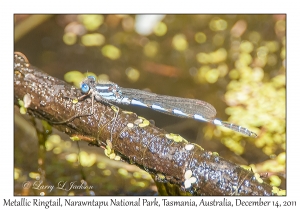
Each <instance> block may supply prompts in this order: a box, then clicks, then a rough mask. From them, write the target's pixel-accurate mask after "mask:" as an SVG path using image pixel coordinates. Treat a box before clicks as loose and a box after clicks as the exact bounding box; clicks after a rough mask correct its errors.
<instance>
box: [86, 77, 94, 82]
mask: <svg viewBox="0 0 300 210" xmlns="http://www.w3.org/2000/svg"><path fill="white" fill-rule="evenodd" d="M87 78H88V79H90V80H92V81H93V82H96V78H95V77H94V76H88V77H87Z"/></svg>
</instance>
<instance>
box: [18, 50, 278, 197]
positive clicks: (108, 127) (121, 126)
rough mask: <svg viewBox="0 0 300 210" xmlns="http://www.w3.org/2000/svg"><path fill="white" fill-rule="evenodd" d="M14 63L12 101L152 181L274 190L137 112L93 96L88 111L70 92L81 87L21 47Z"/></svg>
mask: <svg viewBox="0 0 300 210" xmlns="http://www.w3.org/2000/svg"><path fill="white" fill-rule="evenodd" d="M14 65H15V67H14V103H15V105H17V106H20V103H19V100H23V102H24V103H25V104H26V105H25V107H26V108H27V112H28V113H29V114H30V115H33V116H35V117H37V118H40V119H43V120H46V121H47V122H49V124H52V125H53V126H54V127H55V128H57V129H58V130H60V131H62V132H65V133H67V134H68V135H70V136H72V137H73V140H77V139H80V140H84V141H87V142H89V143H92V144H96V145H101V146H102V147H106V149H107V155H108V156H110V157H111V158H114V157H115V155H117V156H120V157H121V158H122V160H124V161H126V162H128V163H130V164H135V165H137V166H139V167H140V168H142V169H144V170H146V171H148V172H149V173H151V174H152V175H154V176H155V179H156V181H158V182H163V183H171V184H174V185H175V186H177V187H179V188H180V189H181V190H182V191H183V192H188V193H191V194H192V195H276V194H275V193H272V186H270V185H268V184H266V183H264V182H262V179H261V178H259V176H257V174H254V173H253V172H251V171H247V170H245V169H243V168H241V167H240V166H238V165H236V164H234V163H231V162H229V161H227V160H225V159H223V158H222V157H220V156H218V154H217V153H212V152H210V151H205V150H204V149H202V148H201V147H200V146H199V145H196V144H190V143H188V142H187V141H186V140H185V139H183V138H181V137H180V136H179V135H174V134H169V133H167V132H166V131H164V130H162V129H160V128H157V127H155V126H154V125H152V124H148V122H149V121H147V120H146V119H144V118H140V117H139V116H137V115H136V114H135V113H130V112H126V111H123V110H121V109H119V108H117V107H111V106H109V105H107V104H106V105H105V104H102V103H99V102H96V101H95V102H94V110H93V114H92V115H88V114H89V113H90V112H91V105H92V104H91V102H92V100H91V98H86V99H84V100H82V101H79V102H77V103H75V102H74V101H73V100H72V99H71V97H79V96H81V95H82V94H81V92H80V90H78V89H75V88H74V87H72V86H70V85H69V84H67V83H65V82H64V81H61V80H59V79H56V78H54V77H51V76H50V75H48V74H46V73H43V72H41V71H40V70H39V69H37V68H36V67H33V66H31V65H30V64H29V62H28V60H27V58H26V57H25V56H24V55H23V54H21V53H15V55H14ZM25 95H26V96H25ZM24 96H25V97H24ZM118 110H119V111H118ZM74 116H75V117H74ZM68 119H71V120H68ZM63 121H65V122H64V123H60V124H57V122H63Z"/></svg>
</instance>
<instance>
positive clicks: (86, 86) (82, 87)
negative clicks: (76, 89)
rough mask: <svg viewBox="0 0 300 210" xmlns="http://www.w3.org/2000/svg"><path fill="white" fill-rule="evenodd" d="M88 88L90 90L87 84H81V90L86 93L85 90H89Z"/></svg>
mask: <svg viewBox="0 0 300 210" xmlns="http://www.w3.org/2000/svg"><path fill="white" fill-rule="evenodd" d="M89 90H90V87H89V86H88V85H87V84H85V83H82V84H81V92H83V93H87V92H89Z"/></svg>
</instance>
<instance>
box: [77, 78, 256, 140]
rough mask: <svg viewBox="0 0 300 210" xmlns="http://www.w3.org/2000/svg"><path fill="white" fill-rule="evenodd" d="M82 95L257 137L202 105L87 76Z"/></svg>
mask: <svg viewBox="0 0 300 210" xmlns="http://www.w3.org/2000/svg"><path fill="white" fill-rule="evenodd" d="M81 91H82V93H83V94H86V95H92V97H95V99H96V100H97V101H100V102H101V101H102V102H108V103H109V102H114V103H118V104H125V105H138V106H142V107H148V108H151V109H153V110H155V111H159V112H163V113H165V114H169V115H173V116H177V117H183V118H193V119H195V120H200V121H205V122H209V123H212V124H215V125H218V126H223V127H226V128H229V129H231V130H233V131H236V132H239V133H242V134H244V135H247V136H250V137H257V134H256V133H254V132H252V131H250V130H248V129H247V128H244V127H241V126H239V125H235V124H232V123H229V122H224V121H221V120H218V119H216V118H215V116H216V114H217V112H216V109H215V108H214V107H213V106H212V105H211V104H209V103H207V102H205V101H201V100H197V99H188V98H179V97H173V96H165V95H158V94H155V93H150V92H147V91H142V90H137V89H130V88H122V87H119V86H118V85H117V84H115V83H113V82H109V81H107V82H96V78H95V77H94V76H88V77H87V78H86V79H85V80H83V81H82V83H81Z"/></svg>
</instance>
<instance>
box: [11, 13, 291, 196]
mask: <svg viewBox="0 0 300 210" xmlns="http://www.w3.org/2000/svg"><path fill="white" fill-rule="evenodd" d="M285 18H286V17H285V15H233V14H231V15H165V16H163V15H160V16H156V17H154V16H151V17H150V16H149V18H148V19H147V16H146V15H112V14H111V15H56V16H51V18H49V16H47V18H45V17H44V18H42V17H39V16H35V15H29V16H26V15H16V16H15V24H16V28H24V24H26V25H25V26H26V27H28V28H31V31H28V32H26V33H27V34H25V33H24V32H23V31H22V33H21V32H19V31H17V30H16V31H15V32H16V34H15V35H16V36H15V37H17V38H16V43H15V51H20V52H23V53H24V54H25V55H26V56H27V57H28V58H29V60H30V62H31V63H32V64H33V65H35V66H38V67H39V68H40V69H43V70H44V71H46V72H47V71H48V72H49V73H50V74H51V75H53V76H57V77H60V78H63V77H64V79H65V80H66V81H67V82H70V83H73V84H74V85H75V86H77V87H78V86H79V83H80V81H82V79H83V78H85V77H86V75H90V74H92V75H94V76H98V79H100V80H111V81H113V82H115V83H117V84H119V85H120V86H123V87H130V88H137V89H145V88H146V89H148V90H151V91H153V92H155V93H158V94H165V95H173V96H179V97H186V98H197V99H200V100H203V101H207V102H209V103H211V104H212V105H213V106H215V108H216V110H217V111H218V116H217V117H218V118H220V119H222V120H225V119H226V118H228V117H227V116H226V115H225V114H227V115H228V116H229V118H228V121H229V122H233V123H235V124H238V125H241V126H243V127H246V128H249V129H250V130H253V131H254V132H256V133H257V134H258V138H256V139H251V138H246V137H244V136H241V135H240V134H238V133H235V132H232V131H231V130H229V129H226V128H222V127H215V126H213V125H208V124H205V123H199V122H193V123H196V126H188V125H189V124H188V123H185V124H184V123H181V124H179V125H180V126H176V123H177V122H178V123H180V122H182V121H184V120H183V119H175V118H172V117H169V116H165V115H163V114H161V113H158V114H157V113H155V114H153V112H150V114H147V112H149V111H147V110H143V111H142V113H144V114H141V115H143V116H145V117H147V116H149V117H151V118H154V119H156V123H157V125H158V126H160V127H163V126H165V125H170V124H171V122H173V123H174V127H173V129H174V130H172V127H170V126H169V127H168V129H170V131H172V132H174V133H179V132H180V134H181V135H182V136H187V137H188V138H187V139H189V140H190V141H191V139H195V136H197V133H198V136H199V137H198V138H197V140H196V141H195V143H198V144H201V146H203V147H204V148H205V149H209V150H213V151H218V152H219V153H220V155H221V156H224V157H226V158H228V157H230V158H229V159H231V160H233V161H234V162H238V163H243V164H249V163H253V165H251V167H252V168H253V170H254V171H256V172H258V173H262V172H267V173H269V174H271V175H272V176H271V177H272V178H270V180H269V182H270V183H272V184H274V186H278V185H279V183H280V187H281V188H285V181H281V182H280V181H278V179H277V177H278V176H277V175H278V174H279V179H280V178H282V177H284V174H285V150H286V117H285V116H286V113H285V110H286V101H285V99H286V95H285V94H286V65H285V64H286V22H285ZM30 20H31V21H32V25H34V26H35V28H34V27H30ZM37 20H44V22H42V21H40V22H39V21H37ZM143 21H144V22H143ZM147 21H148V22H147ZM37 23H39V24H40V25H39V26H38V27H36V26H37ZM146 27H148V28H146ZM91 71H92V72H93V73H92V72H91ZM81 72H83V73H81ZM84 72H86V73H84ZM226 107H227V108H226ZM126 109H127V107H126ZM129 109H130V108H129ZM162 115H163V116H162ZM202 126H204V127H202ZM51 151H53V153H55V154H58V155H59V154H60V150H59V149H57V150H54V149H52V150H51ZM76 156H78V155H77V153H74V154H68V155H66V156H64V157H65V160H66V162H70V161H71V160H72V161H73V162H72V161H71V162H72V164H74V163H75V162H74V161H75V159H76ZM79 156H80V157H81V159H82V163H83V164H84V166H83V167H85V168H89V165H95V164H96V162H97V158H96V157H95V156H94V154H92V153H90V152H88V153H84V152H81V153H80V154H79ZM234 156H238V157H239V160H235V159H234ZM88 160H90V162H89V161H88ZM71 162H70V163H71ZM254 164H255V165H254ZM18 167H19V166H18ZM48 167H50V168H51V166H48ZM55 167H58V166H57V165H56V166H55ZM69 170H71V169H69ZM97 170H99V169H97ZM103 170H104V171H106V172H105V173H104V172H103V174H106V175H103V176H107V175H108V174H110V172H109V170H108V169H103ZM18 171H19V169H18V170H16V172H15V173H17V172H18ZM75 171H76V170H75ZM94 172H95V171H94ZM75 173H76V172H75ZM275 173H276V174H277V175H276V174H275ZM50 174H51V173H49V174H48V175H49V177H50V176H51V175H52V174H51V175H50ZM96 174H97V175H99V174H101V173H99V171H97V172H96ZM113 174H115V175H117V174H119V175H124V174H125V172H124V171H122V170H121V172H118V173H117V172H115V173H113ZM126 176H127V175H126ZM18 177H20V175H18ZM58 178H59V177H58ZM89 181H90V180H89ZM111 184H114V183H111ZM126 190H127V189H126ZM102 193H103V192H101V193H97V194H102ZM104 194H105V193H104ZM108 194H110V193H108ZM117 194H118V193H117Z"/></svg>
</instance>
